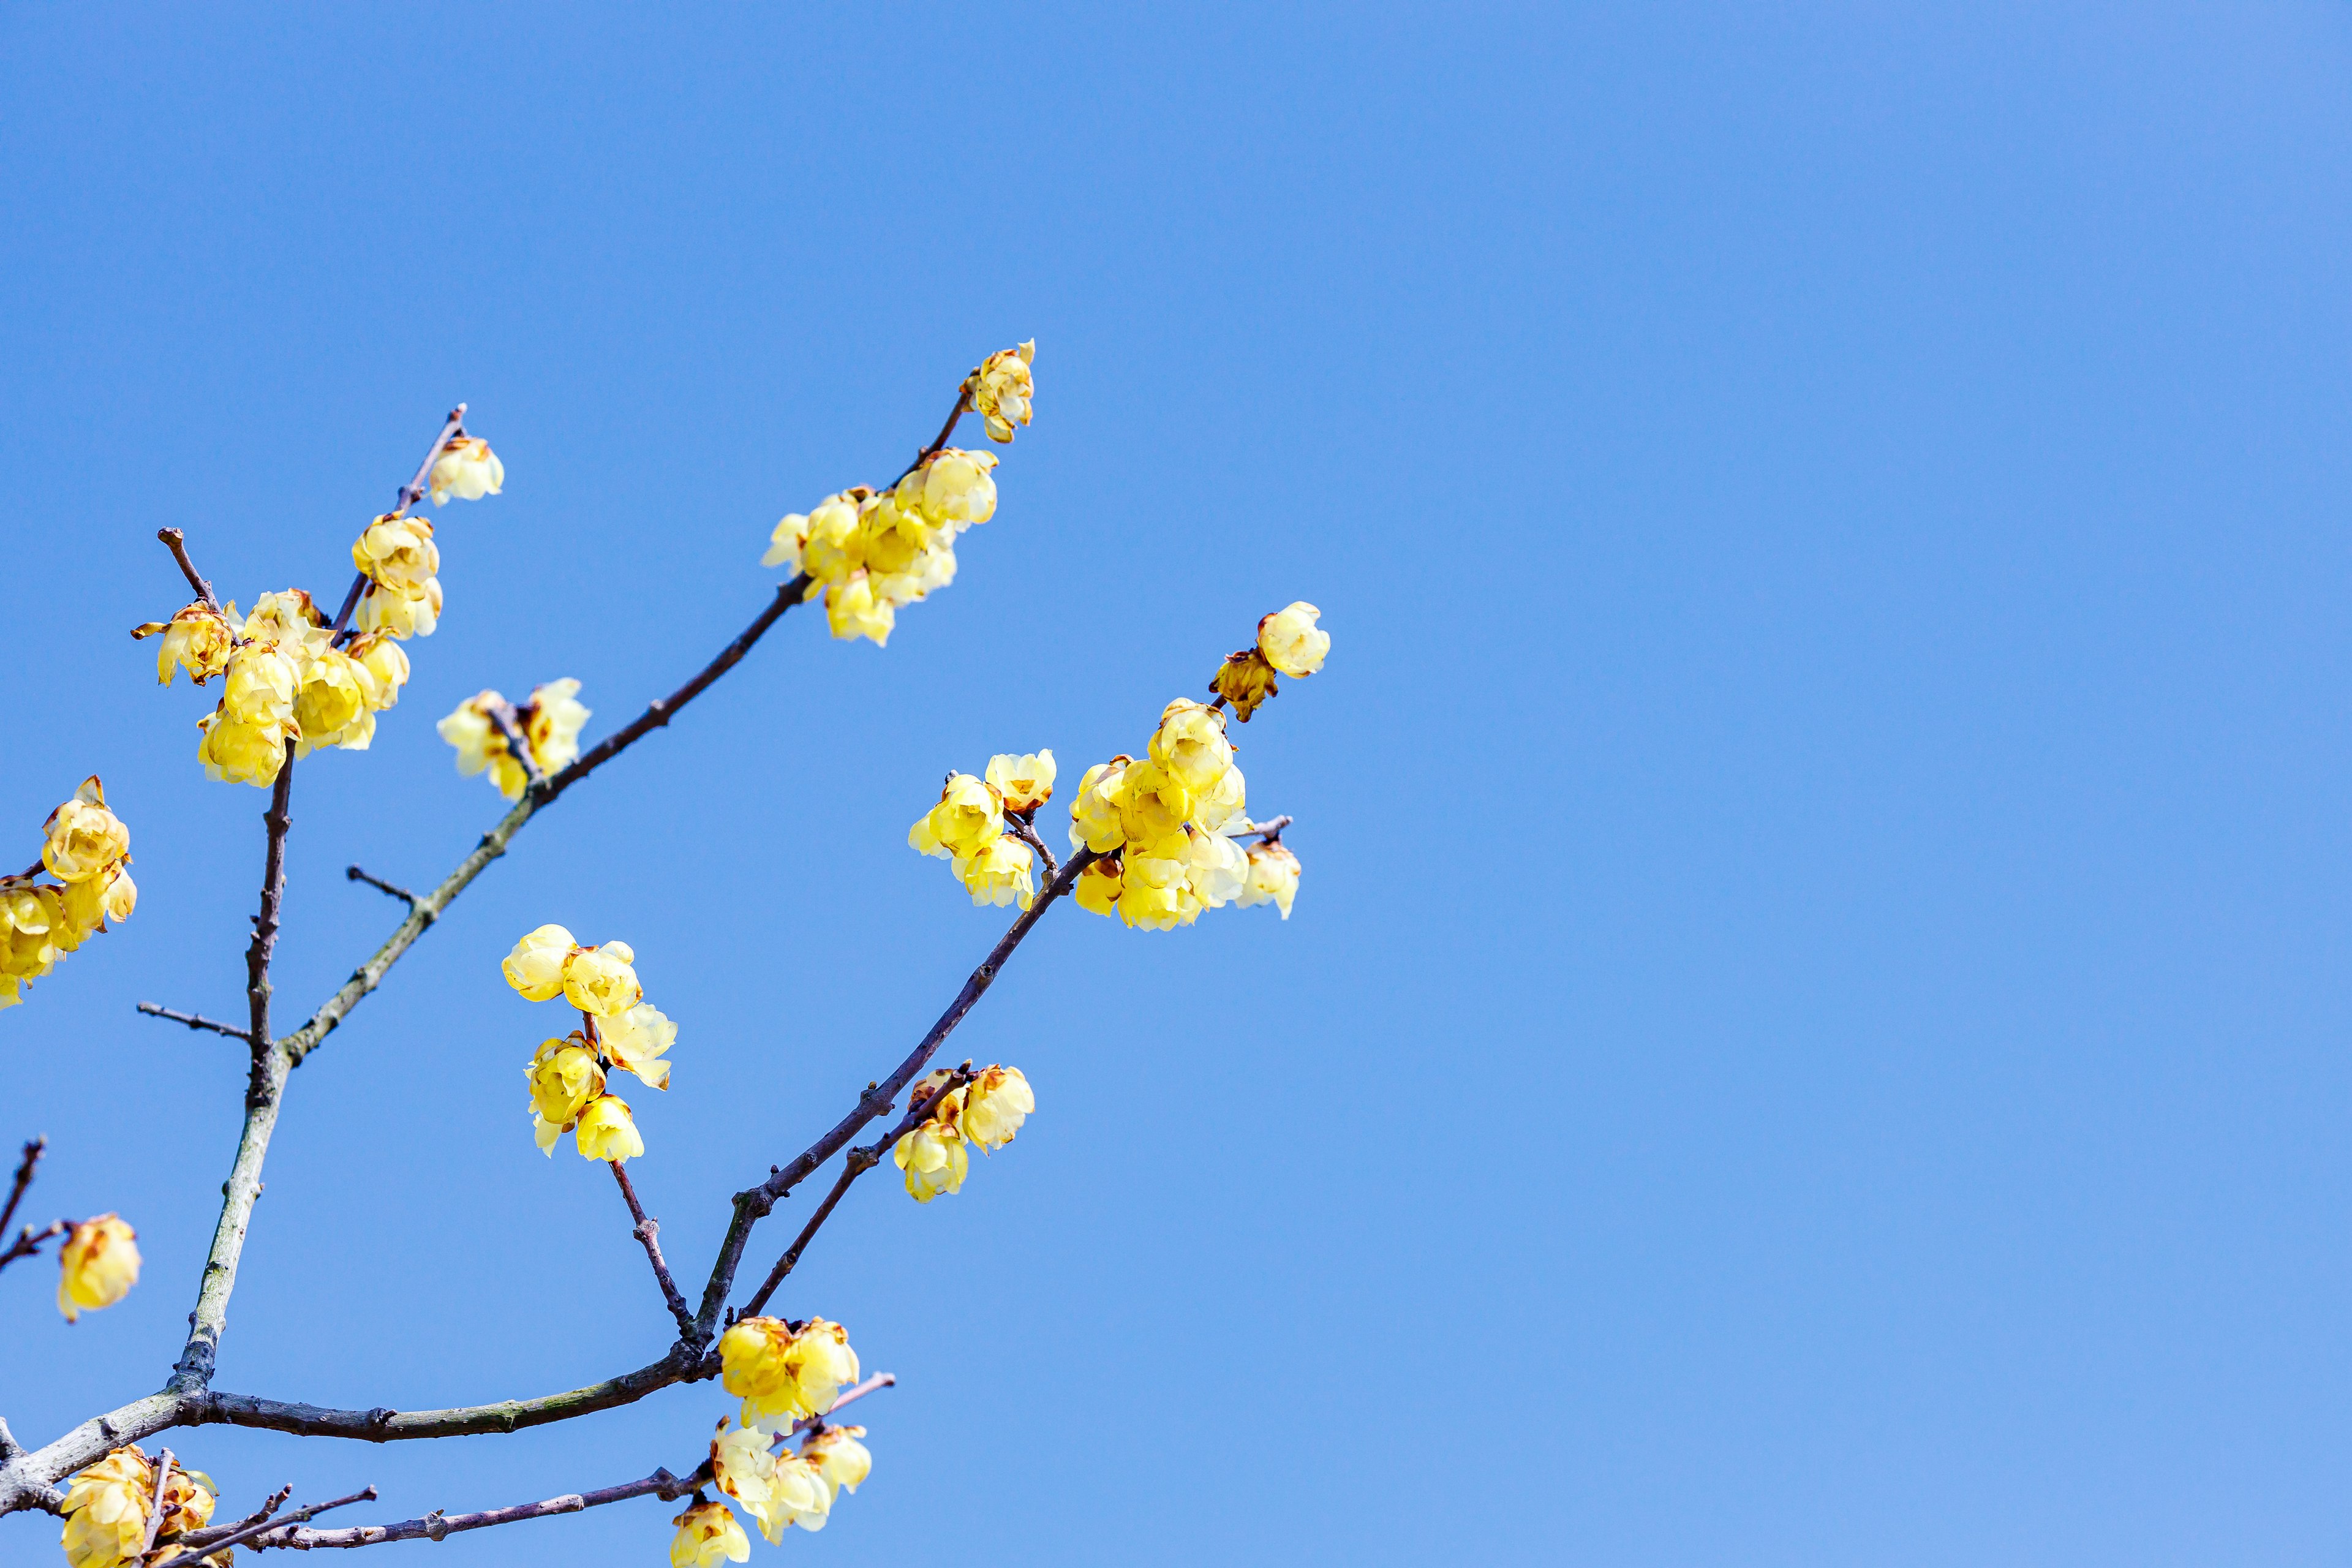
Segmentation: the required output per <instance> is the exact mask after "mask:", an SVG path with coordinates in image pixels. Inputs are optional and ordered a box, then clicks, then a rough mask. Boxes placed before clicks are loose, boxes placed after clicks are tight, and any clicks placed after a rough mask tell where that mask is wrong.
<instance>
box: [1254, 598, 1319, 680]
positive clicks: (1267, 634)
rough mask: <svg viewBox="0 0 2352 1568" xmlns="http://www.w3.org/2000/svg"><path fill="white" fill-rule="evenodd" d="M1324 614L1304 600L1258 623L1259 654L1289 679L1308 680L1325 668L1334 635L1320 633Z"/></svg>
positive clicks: (1277, 611)
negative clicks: (1289, 677)
mask: <svg viewBox="0 0 2352 1568" xmlns="http://www.w3.org/2000/svg"><path fill="white" fill-rule="evenodd" d="M1322 614H1323V612H1322V611H1320V610H1318V609H1317V608H1316V607H1315V606H1314V605H1310V604H1308V603H1307V601H1306V600H1304V599H1301V600H1299V601H1298V602H1297V604H1295V605H1288V606H1286V608H1283V609H1279V610H1276V611H1275V612H1274V614H1272V615H1270V616H1265V617H1263V618H1262V619H1260V620H1259V622H1258V623H1257V650H1258V652H1260V653H1262V654H1264V655H1265V662H1266V663H1268V664H1270V665H1272V666H1274V668H1276V669H1278V670H1280V671H1282V673H1283V674H1285V675H1293V676H1299V677H1302V678H1303V677H1306V676H1309V675H1312V674H1314V673H1315V672H1316V671H1317V670H1318V669H1320V668H1323V656H1324V655H1325V654H1328V653H1329V652H1330V651H1331V634H1330V633H1329V632H1327V631H1318V630H1317V629H1316V626H1315V623H1316V621H1317V620H1318V619H1320V618H1321V616H1322Z"/></svg>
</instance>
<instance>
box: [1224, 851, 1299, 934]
mask: <svg viewBox="0 0 2352 1568" xmlns="http://www.w3.org/2000/svg"><path fill="white" fill-rule="evenodd" d="M1298 869H1299V868H1298V857H1297V856H1296V855H1293V854H1292V853H1291V852H1290V851H1289V850H1287V849H1286V848H1284V847H1283V846H1282V840H1280V839H1279V838H1269V839H1265V840H1264V841H1262V842H1260V843H1256V844H1253V845H1251V846H1250V847H1249V886H1248V887H1246V888H1244V889H1242V892H1241V896H1240V897H1239V898H1237V899H1235V900H1234V902H1235V903H1237V904H1239V905H1240V906H1241V907H1242V908H1244V909H1245V910H1246V909H1250V908H1252V907H1254V906H1255V905H1258V904H1264V903H1271V904H1273V905H1274V907H1275V908H1276V909H1278V910H1281V911H1282V918H1283V919H1284V920H1288V919H1289V918H1290V900H1293V899H1295V898H1297V896H1298Z"/></svg>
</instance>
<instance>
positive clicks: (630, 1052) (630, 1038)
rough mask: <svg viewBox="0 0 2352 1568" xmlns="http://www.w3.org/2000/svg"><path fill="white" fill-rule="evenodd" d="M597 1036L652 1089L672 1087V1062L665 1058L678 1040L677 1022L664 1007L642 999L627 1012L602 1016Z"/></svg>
mask: <svg viewBox="0 0 2352 1568" xmlns="http://www.w3.org/2000/svg"><path fill="white" fill-rule="evenodd" d="M596 1037H597V1040H598V1041H599V1042H600V1043H601V1044H602V1045H603V1046H604V1054H605V1055H606V1056H608V1057H610V1058H612V1061H613V1065H614V1067H616V1068H620V1069H621V1070H622V1071H623V1072H633V1073H635V1074H636V1075H637V1077H638V1079H641V1080H642V1081H643V1082H644V1083H645V1085H646V1088H648V1089H667V1088H668V1087H669V1063H667V1062H666V1061H663V1060H662V1059H661V1057H662V1053H664V1052H665V1051H667V1050H668V1049H669V1048H670V1047H671V1046H672V1045H674V1044H675V1043H677V1025H676V1024H673V1023H671V1022H670V1021H669V1019H668V1018H667V1017H666V1016H664V1015H663V1013H662V1011H661V1009H660V1008H658V1007H656V1006H654V1005H652V1004H650V1003H646V1002H640V1003H638V1004H637V1005H635V1006H634V1007H631V1008H629V1009H628V1010H627V1011H625V1012H622V1013H616V1014H614V1016H611V1017H609V1018H604V1019H601V1020H599V1022H598V1023H597V1026H596Z"/></svg>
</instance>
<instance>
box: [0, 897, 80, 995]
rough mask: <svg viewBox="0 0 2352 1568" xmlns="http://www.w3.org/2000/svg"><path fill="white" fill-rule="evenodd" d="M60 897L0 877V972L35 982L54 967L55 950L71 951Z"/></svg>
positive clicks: (55, 962)
mask: <svg viewBox="0 0 2352 1568" xmlns="http://www.w3.org/2000/svg"><path fill="white" fill-rule="evenodd" d="M69 934H70V933H69V931H68V928H67V921H66V912H65V902H64V899H63V896H62V895H61V894H60V893H59V892H58V889H55V888H50V887H44V886H42V885H41V884H39V883H37V882H33V881H28V880H25V879H18V878H14V877H10V878H0V973H5V974H13V975H16V976H17V977H18V978H20V979H25V980H38V979H39V978H40V977H41V976H42V975H44V974H47V973H48V972H49V971H50V970H51V969H52V968H54V967H55V966H56V964H57V961H58V947H59V946H60V945H63V946H65V949H66V951H67V952H72V951H73V945H74V944H73V942H71V941H69V940H68V939H69Z"/></svg>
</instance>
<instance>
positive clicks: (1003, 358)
mask: <svg viewBox="0 0 2352 1568" xmlns="http://www.w3.org/2000/svg"><path fill="white" fill-rule="evenodd" d="M1036 357H1037V343H1036V341H1035V340H1034V339H1032V340H1031V341H1029V342H1025V343H1023V344H1022V345H1021V346H1020V347H1019V348H1017V349H999V350H998V351H997V352H996V353H992V354H991V355H989V356H988V358H986V359H985V360H983V361H982V362H981V365H980V368H979V369H978V370H975V371H973V372H972V373H971V375H969V376H967V377H966V378H965V380H964V390H965V391H966V392H968V393H970V394H971V406H972V408H973V410H974V411H975V412H977V413H978V414H979V415H980V416H981V417H982V419H985V420H987V421H988V438H989V439H990V440H992V441H996V442H1004V441H1010V440H1012V439H1013V426H1015V425H1026V424H1028V423H1029V405H1030V401H1031V399H1033V398H1034V397H1035V396H1036V383H1035V380H1034V377H1033V376H1032V375H1031V374H1030V369H1029V367H1030V365H1031V364H1032V363H1034V361H1035V360H1036Z"/></svg>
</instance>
